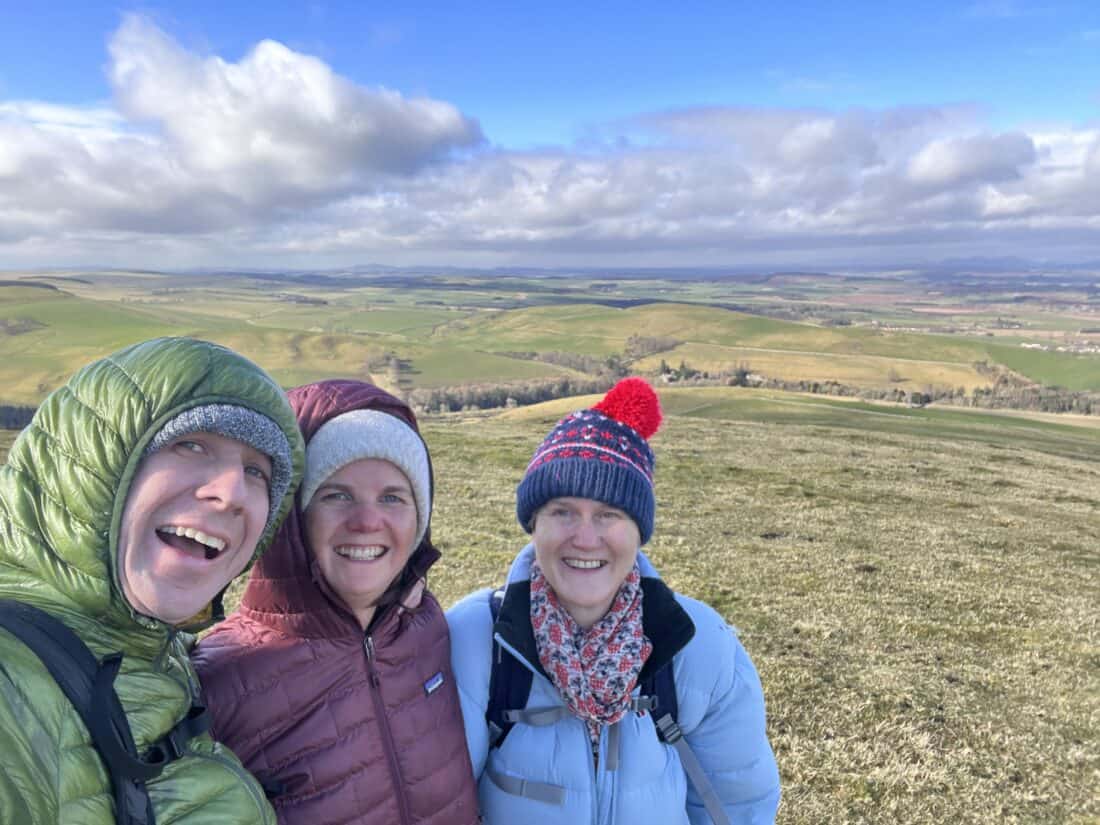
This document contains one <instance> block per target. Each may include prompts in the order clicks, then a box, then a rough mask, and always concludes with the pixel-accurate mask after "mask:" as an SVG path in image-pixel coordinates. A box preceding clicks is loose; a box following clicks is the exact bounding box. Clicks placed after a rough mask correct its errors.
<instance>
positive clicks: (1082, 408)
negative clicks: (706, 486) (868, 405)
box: [679, 369, 1100, 415]
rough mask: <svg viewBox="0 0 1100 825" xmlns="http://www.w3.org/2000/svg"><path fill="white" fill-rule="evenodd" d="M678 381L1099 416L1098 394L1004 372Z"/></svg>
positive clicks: (729, 376)
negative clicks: (891, 382)
mask: <svg viewBox="0 0 1100 825" xmlns="http://www.w3.org/2000/svg"><path fill="white" fill-rule="evenodd" d="M679 383H681V384H714V383H721V384H726V385H727V386H744V387H762V388H764V389H774V390H785V391H789V392H809V393H818V394H821V395H836V396H842V397H848V398H861V399H864V400H867V401H891V402H894V403H899V404H910V405H913V406H924V405H925V404H932V403H936V404H949V405H952V406H955V407H974V408H978V409H986V410H1024V411H1029V412H1051V413H1075V414H1077V415H1100V392H1084V391H1079V390H1067V389H1063V388H1061V387H1043V386H1040V385H1038V384H1020V383H1018V382H1017V381H1015V380H1012V379H1011V378H1008V377H1006V376H1003V375H1001V376H998V377H997V379H996V380H995V381H994V383H993V384H991V385H989V386H985V387H974V388H973V389H971V390H969V391H967V389H966V388H965V387H949V386H937V385H929V386H925V387H924V388H923V389H921V390H905V389H902V388H900V387H889V388H886V387H883V388H867V387H853V386H850V385H847V384H842V383H840V382H839V381H812V380H807V379H803V380H800V381H784V380H782V379H779V378H767V377H764V376H761V375H757V374H755V373H751V372H745V371H743V370H741V369H739V370H738V371H737V373H736V374H726V375H723V376H719V378H718V380H717V381H715V380H711V379H710V378H709V377H708V378H703V377H696V378H691V379H688V380H686V381H681V382H679Z"/></svg>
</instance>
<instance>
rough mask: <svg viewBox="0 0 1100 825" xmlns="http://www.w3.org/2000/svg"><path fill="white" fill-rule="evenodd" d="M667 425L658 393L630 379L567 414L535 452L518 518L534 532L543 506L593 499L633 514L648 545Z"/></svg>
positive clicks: (518, 501) (522, 486)
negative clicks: (660, 438) (657, 444)
mask: <svg viewBox="0 0 1100 825" xmlns="http://www.w3.org/2000/svg"><path fill="white" fill-rule="evenodd" d="M660 426H661V405H660V402H659V401H658V400H657V393H655V392H654V391H653V387H651V386H650V385H649V384H648V383H647V382H646V381H644V380H643V379H641V378H624V379H623V380H622V381H620V382H619V383H618V384H616V385H615V386H614V387H612V388H611V390H610V391H609V392H608V393H607V395H605V396H604V397H603V400H602V401H600V403H599V404H597V405H596V406H595V407H592V408H591V409H587V410H580V411H578V412H575V413H572V414H570V415H567V416H566V417H565V418H563V419H562V420H561V421H559V422H558V423H557V424H556V425H555V426H554V429H552V430H551V431H550V434H549V435H548V436H546V439H545V440H544V441H543V442H542V444H540V445H539V447H538V449H537V450H535V455H534V457H533V458H532V459H531V463H530V464H528V465H527V471H526V472H525V473H524V475H523V480H522V481H521V482H520V483H519V487H518V488H516V516H517V517H518V518H519V523H520V524H521V525H523V529H524V530H526V531H527V532H528V533H530V532H531V530H532V519H533V517H534V515H535V513H537V512H538V510H539V508H540V507H542V505H544V504H545V503H546V502H548V501H550V500H551V499H555V498H563V497H571V498H589V499H593V500H595V501H602V502H604V503H605V504H610V505H611V506H612V507H617V508H619V509H620V510H622V511H624V512H625V513H627V514H628V515H629V516H630V517H631V518H632V519H633V520H634V523H635V524H637V525H638V532H639V533H641V539H642V544H645V543H646V542H648V541H649V538H650V536H652V535H653V516H654V510H655V500H654V497H653V451H652V450H651V449H650V448H649V443H648V442H647V440H646V439H648V438H649V437H650V436H651V435H653V434H654V433H655V432H657V428H658V427H660Z"/></svg>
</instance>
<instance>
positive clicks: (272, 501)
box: [141, 404, 291, 533]
mask: <svg viewBox="0 0 1100 825" xmlns="http://www.w3.org/2000/svg"><path fill="white" fill-rule="evenodd" d="M188 433H214V434H215V435H223V436H225V437H226V438H232V439H233V440H234V441H240V442H241V443H242V444H247V445H248V446H249V447H252V448H253V449H255V450H258V451H259V452H261V453H263V454H264V455H266V456H267V457H268V458H270V459H271V482H270V483H269V484H268V488H267V494H268V501H269V504H268V508H267V523H266V524H265V525H264V532H265V533H266V532H267V530H268V528H269V527H271V524H272V522H274V521H275V515H276V513H278V511H279V505H280V504H282V501H283V496H285V495H286V491H287V488H288V487H289V486H290V478H291V463H290V442H289V441H287V437H286V434H285V433H284V432H283V431H282V430H281V429H280V428H279V425H278V424H276V423H275V422H274V421H272V420H271V419H270V418H268V417H267V416H266V415H264V414H262V413H258V412H256V411H255V410H250V409H248V408H247V407H240V406H237V405H235V404H201V405H200V406H197V407H192V408H191V409H189V410H184V411H183V412H181V413H180V414H179V415H177V416H176V417H175V418H173V419H171V420H169V421H168V423H166V424H165V425H164V426H163V427H161V428H160V431H159V432H158V433H157V434H156V435H155V436H153V439H152V441H150V442H149V444H148V446H147V447H146V448H145V452H144V453H142V455H141V457H142V458H145V457H146V456H148V455H151V454H152V453H155V452H157V451H158V450H161V449H163V448H165V447H167V446H168V445H169V444H170V443H171V442H172V441H174V440H175V439H177V438H180V437H181V436H185V435H187V434H188Z"/></svg>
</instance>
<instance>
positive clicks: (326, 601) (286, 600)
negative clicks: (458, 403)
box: [241, 379, 439, 637]
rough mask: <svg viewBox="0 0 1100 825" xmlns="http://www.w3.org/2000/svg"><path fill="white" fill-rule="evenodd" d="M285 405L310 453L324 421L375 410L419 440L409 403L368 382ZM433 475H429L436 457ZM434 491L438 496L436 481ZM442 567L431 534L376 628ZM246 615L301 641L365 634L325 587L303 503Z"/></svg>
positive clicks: (261, 567) (322, 386)
mask: <svg viewBox="0 0 1100 825" xmlns="http://www.w3.org/2000/svg"><path fill="white" fill-rule="evenodd" d="M287 398H288V399H289V400H290V406H291V408H292V409H293V410H294V414H295V416H296V417H297V419H298V426H299V427H300V428H301V431H302V436H303V437H304V438H305V442H306V444H307V445H308V444H309V441H310V439H312V438H313V436H314V435H315V434H316V433H317V431H318V430H319V429H320V428H321V426H322V425H323V424H324V423H325V422H326V421H329V420H330V419H332V418H335V417H336V416H338V415H343V414H344V413H347V412H351V411H352V410H377V411H378V412H383V413H386V414H388V415H392V416H395V417H396V418H399V419H401V420H402V421H403V422H405V423H406V424H408V425H409V427H410V428H411V429H412V430H413V432H415V433H417V435H419V434H420V429H419V427H418V426H417V423H416V416H415V415H413V411H412V409H410V407H409V406H408V405H407V404H406V403H405V402H403V401H402V400H401V399H399V398H396V397H394V396H393V395H390V394H389V393H388V392H386V391H385V390H383V389H381V388H379V387H376V386H374V385H373V384H367V383H365V382H363V381H351V380H344V379H333V380H329V381H319V382H317V383H314V384H306V385H305V386H302V387H296V388H295V389H293V390H291V391H290V392H288V393H287ZM425 452H427V450H425ZM428 470H429V475H431V457H430V453H429V458H428ZM432 487H433V494H434V481H433V482H432ZM438 559H439V550H437V549H436V547H435V545H433V544H432V540H431V528H430V526H429V528H428V531H427V532H426V534H425V536H424V539H423V540H422V541H421V542H420V545H419V546H418V547H417V548H416V550H415V551H413V554H412V555H411V556H410V557H409V561H408V563H407V564H406V566H405V570H404V572H403V573H402V574H401V575H400V576H398V579H397V582H396V583H395V585H394V586H393V587H391V589H390V591H387V593H386V595H385V596H383V604H382V605H381V607H382V610H379V611H378V613H377V614H376V617H375V621H378V620H379V619H380V618H381V614H382V613H383V612H384V610H385V607H386V606H388V604H389V603H390V602H393V601H396V597H397V596H399V595H400V594H401V593H402V592H403V591H404V590H405V589H406V588H407V587H408V586H409V585H411V584H412V582H414V581H415V580H416V579H417V578H419V577H421V576H423V575H425V574H426V573H427V572H428V569H429V568H430V567H431V566H432V565H433V564H434V563H435V562H436V561H437V560H438ZM241 610H242V612H244V613H245V614H247V615H248V616H249V617H250V618H252V619H255V620H256V621H259V622H261V623H263V624H265V625H268V626H269V627H273V628H276V629H278V630H281V631H283V632H285V633H288V634H291V635H295V636H304V637H334V636H341V635H348V634H351V633H355V634H361V633H362V631H361V630H360V628H359V625H358V623H357V622H356V620H355V617H354V615H353V614H352V612H351V611H350V609H348V607H347V606H346V605H344V603H343V601H342V600H341V599H340V598H339V597H338V596H337V595H336V594H335V593H334V592H333V591H332V589H331V588H330V587H329V586H328V585H327V583H326V582H325V580H324V578H323V576H322V575H321V571H320V569H319V568H318V567H317V563H316V560H315V558H314V555H313V551H312V550H311V549H310V547H309V546H308V544H307V542H306V540H305V520H304V518H303V515H302V507H301V501H300V500H298V499H297V498H296V499H295V503H294V507H293V508H292V509H291V511H290V514H289V515H288V516H287V519H286V521H285V522H284V523H283V526H282V527H281V528H280V530H279V531H278V533H277V534H276V536H275V539H274V541H273V542H272V545H271V549H270V550H268V552H267V553H265V554H264V556H263V558H261V559H260V560H259V562H257V564H256V566H255V567H254V568H253V569H252V574H251V575H250V576H249V579H248V586H247V587H246V588H245V592H244V596H243V598H242V599H241Z"/></svg>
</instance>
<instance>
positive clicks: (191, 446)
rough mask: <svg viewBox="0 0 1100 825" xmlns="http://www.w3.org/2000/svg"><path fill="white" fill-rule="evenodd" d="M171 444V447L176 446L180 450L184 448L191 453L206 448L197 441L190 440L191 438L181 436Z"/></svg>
mask: <svg viewBox="0 0 1100 825" xmlns="http://www.w3.org/2000/svg"><path fill="white" fill-rule="evenodd" d="M172 446H173V447H178V448H180V449H181V450H186V451H188V452H191V453H201V452H204V451H205V450H206V448H205V447H203V446H202V444H200V443H199V442H197V441H191V440H189V439H186V438H181V439H180V440H179V441H177V442H176V443H175V444H173V445H172Z"/></svg>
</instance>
